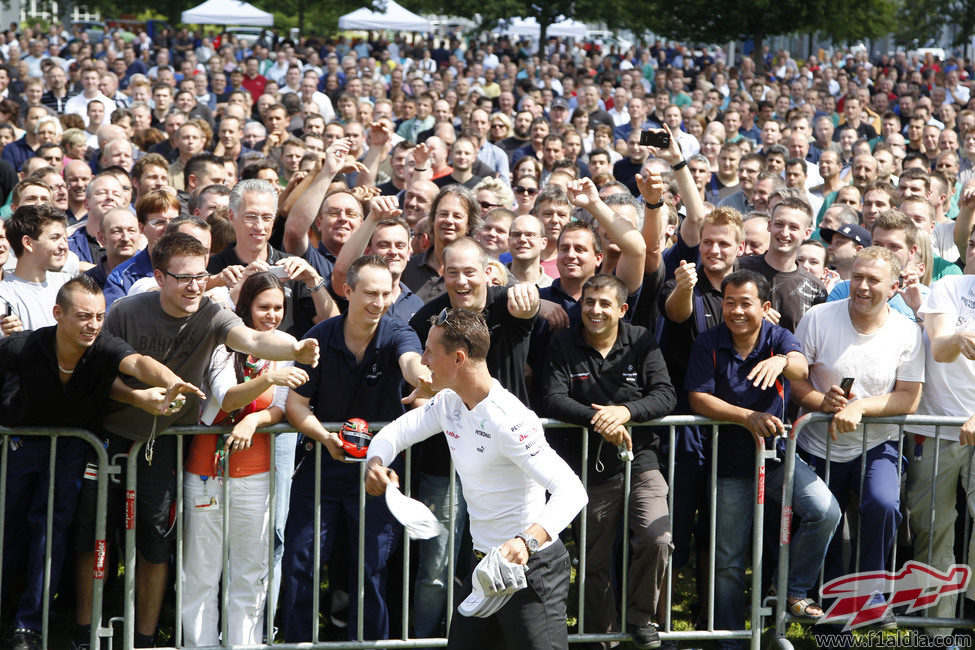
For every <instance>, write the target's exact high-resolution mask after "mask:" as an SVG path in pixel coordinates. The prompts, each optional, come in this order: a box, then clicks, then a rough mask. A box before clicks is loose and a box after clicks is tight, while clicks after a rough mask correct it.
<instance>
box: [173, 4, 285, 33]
mask: <svg viewBox="0 0 975 650" xmlns="http://www.w3.org/2000/svg"><path fill="white" fill-rule="evenodd" d="M181 20H182V22H184V23H188V24H195V25H256V26H258V27H271V26H272V25H274V16H272V15H271V14H269V13H268V12H266V11H261V10H260V9H258V8H257V7H255V6H254V5H252V4H248V3H246V2H242V0H207V1H206V2H204V3H203V4H201V5H200V6H198V7H193V8H192V9H187V10H186V11H184V12H183V16H182V18H181Z"/></svg>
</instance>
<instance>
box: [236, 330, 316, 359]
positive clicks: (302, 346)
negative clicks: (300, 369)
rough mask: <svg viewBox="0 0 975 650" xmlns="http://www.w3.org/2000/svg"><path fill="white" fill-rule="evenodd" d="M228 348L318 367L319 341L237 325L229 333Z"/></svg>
mask: <svg viewBox="0 0 975 650" xmlns="http://www.w3.org/2000/svg"><path fill="white" fill-rule="evenodd" d="M227 347H228V348H231V349H233V350H237V351H238V352H244V353H247V354H251V355H254V356H255V357H258V358H260V359H269V360H271V361H297V362H298V363H303V364H305V365H307V366H312V367H314V366H317V365H318V341H317V340H316V339H303V340H301V341H296V340H295V338H294V337H293V336H291V335H290V334H286V333H285V332H281V331H278V330H274V331H271V332H258V331H257V330H253V329H251V328H249V327H247V326H246V325H237V326H236V327H234V328H232V329H231V330H230V331H229V332H227Z"/></svg>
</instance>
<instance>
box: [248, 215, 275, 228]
mask: <svg viewBox="0 0 975 650" xmlns="http://www.w3.org/2000/svg"><path fill="white" fill-rule="evenodd" d="M240 220H241V221H243V222H244V223H245V224H247V225H248V226H256V225H258V224H260V225H262V226H267V225H270V224H272V223H274V216H273V215H272V216H267V215H256V214H245V215H243V216H242V217H241V218H240Z"/></svg>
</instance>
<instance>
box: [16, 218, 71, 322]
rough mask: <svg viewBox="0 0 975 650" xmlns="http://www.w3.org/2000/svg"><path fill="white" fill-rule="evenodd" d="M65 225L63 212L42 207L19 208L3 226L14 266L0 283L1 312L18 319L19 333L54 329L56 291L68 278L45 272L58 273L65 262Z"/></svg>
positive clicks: (69, 277)
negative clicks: (14, 262) (51, 327)
mask: <svg viewBox="0 0 975 650" xmlns="http://www.w3.org/2000/svg"><path fill="white" fill-rule="evenodd" d="M66 222H67V218H66V217H65V216H64V213H63V212H61V211H60V210H58V209H57V208H55V207H54V206H53V205H52V204H51V203H42V204H40V205H22V206H20V207H19V208H17V210H16V211H15V212H14V214H13V216H12V217H10V219H9V220H8V221H7V223H6V227H7V239H8V241H9V242H10V248H12V249H13V252H14V255H16V256H17V266H16V267H15V268H14V271H13V273H5V274H4V278H3V281H0V312H2V311H5V310H6V309H8V308H9V310H10V312H11V314H13V315H16V316H17V317H18V318H19V319H20V322H21V323H22V324H23V327H22V329H25V330H36V329H38V328H41V327H47V326H49V325H56V322H55V320H54V315H53V312H52V311H51V310H52V309H53V307H54V300H55V298H56V297H57V293H58V289H60V288H61V285H63V284H65V283H66V282H67V281H68V280H70V279H71V275H70V274H68V273H60V272H58V271H49V270H48V269H52V268H57V269H60V268H62V267H63V266H64V264H65V261H66V260H67V256H68V240H67V238H66V237H65V234H64V229H65V224H66ZM4 334H5V335H7V334H10V331H5V332H4Z"/></svg>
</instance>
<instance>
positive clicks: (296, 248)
mask: <svg viewBox="0 0 975 650" xmlns="http://www.w3.org/2000/svg"><path fill="white" fill-rule="evenodd" d="M351 147H352V142H351V141H350V140H349V139H348V138H340V139H338V140H336V141H335V142H333V143H332V144H331V145H329V147H328V149H326V150H325V157H324V159H323V161H322V167H321V169H320V170H319V171H318V173H317V174H315V179H314V181H312V183H311V186H310V187H309V188H308V190H307V191H306V192H304V193H303V194H302V195H301V196H300V197H299V198H298V200H297V202H295V205H294V208H292V209H291V213H290V214H289V215H288V218H287V220H286V221H285V222H284V250H285V251H287V252H288V253H291V254H292V255H303V254H304V253H305V250H306V249H307V248H308V229H309V228H311V226H312V224H313V223H315V218H316V217H318V211H319V210H320V209H321V207H322V201H324V200H325V195H326V194H327V193H328V186H329V185H331V183H332V180H333V179H334V178H335V176H336V175H337V174H338V173H339V172H340V171H341V170H342V168H343V167H344V165H345V157H346V156H347V155H348V153H349V149H350V148H351Z"/></svg>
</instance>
